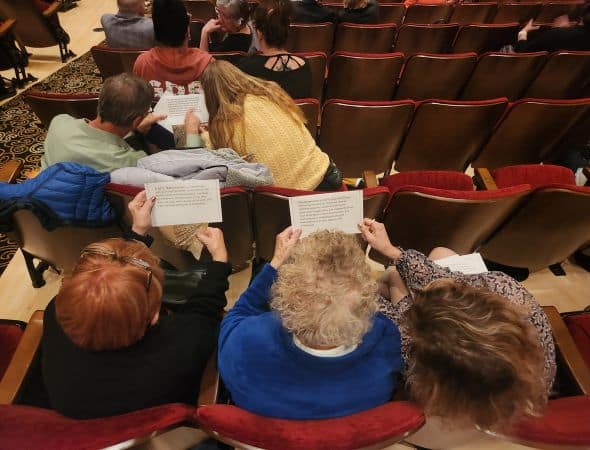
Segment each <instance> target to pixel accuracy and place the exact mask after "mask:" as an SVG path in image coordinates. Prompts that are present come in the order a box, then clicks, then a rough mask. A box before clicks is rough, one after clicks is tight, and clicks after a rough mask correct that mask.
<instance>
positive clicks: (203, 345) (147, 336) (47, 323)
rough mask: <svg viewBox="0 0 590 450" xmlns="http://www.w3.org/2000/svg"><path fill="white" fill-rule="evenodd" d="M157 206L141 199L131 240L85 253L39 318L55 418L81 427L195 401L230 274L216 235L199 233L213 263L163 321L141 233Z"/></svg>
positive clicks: (156, 272) (133, 206)
mask: <svg viewBox="0 0 590 450" xmlns="http://www.w3.org/2000/svg"><path fill="white" fill-rule="evenodd" d="M154 202H155V199H147V198H146V194H145V191H143V192H141V193H140V194H138V195H137V196H136V197H135V199H133V201H131V202H130V203H129V210H130V211H131V215H132V217H133V227H132V230H131V232H129V233H127V235H126V236H125V239H120V238H116V239H106V240H104V241H101V242H97V243H94V244H90V245H89V246H88V247H86V248H85V249H84V250H83V251H82V254H81V256H80V261H79V262H78V264H77V265H76V266H75V267H74V269H73V271H72V274H71V275H70V276H67V277H65V278H64V280H63V283H62V287H61V289H60V291H59V293H58V294H57V296H56V297H55V298H54V299H53V300H52V301H51V302H50V303H49V305H48V306H47V309H46V310H45V316H44V327H43V328H44V329H43V339H42V349H43V350H42V355H43V356H42V372H43V380H44V383H45V387H46V389H47V393H48V395H49V401H50V404H51V407H52V408H53V409H55V410H57V411H59V412H60V413H61V414H64V415H66V416H69V417H74V418H79V419H87V418H93V417H104V416H111V415H115V414H122V413H125V412H129V411H133V410H137V409H142V408H147V407H150V406H156V405H160V404H164V403H172V402H183V403H189V404H195V402H196V400H197V396H198V393H199V384H200V378H201V374H202V372H203V370H204V368H205V365H206V363H207V361H208V359H209V357H210V356H211V354H212V353H213V350H214V349H215V347H216V344H217V334H218V329H219V323H220V320H221V317H222V313H223V308H224V307H225V305H226V298H225V291H226V290H227V288H228V281H227V277H228V275H229V273H230V271H231V266H230V265H229V264H228V262H227V250H226V248H225V243H224V240H223V233H222V232H221V230H219V229H216V228H207V229H205V230H204V231H202V232H201V233H199V234H198V238H199V240H200V241H201V242H202V243H203V244H204V245H205V246H206V247H207V249H208V250H209V252H210V253H211V256H212V261H211V262H210V263H208V265H207V273H206V275H205V276H204V277H203V279H202V280H201V282H200V283H199V285H198V286H197V287H196V288H195V292H194V294H193V295H192V296H191V297H190V298H188V299H187V302H186V304H184V305H183V306H182V307H181V308H180V309H179V310H177V311H176V312H175V313H174V314H171V315H165V316H160V306H161V299H162V286H163V282H164V273H163V271H162V269H161V268H160V265H159V259H158V257H156V256H155V255H154V254H153V253H152V252H151V251H150V250H149V248H148V245H149V244H151V241H152V239H151V238H150V237H149V236H148V235H146V233H147V231H148V230H149V228H150V227H151V218H150V213H151V209H152V207H153V205H154ZM146 244H147V245H146Z"/></svg>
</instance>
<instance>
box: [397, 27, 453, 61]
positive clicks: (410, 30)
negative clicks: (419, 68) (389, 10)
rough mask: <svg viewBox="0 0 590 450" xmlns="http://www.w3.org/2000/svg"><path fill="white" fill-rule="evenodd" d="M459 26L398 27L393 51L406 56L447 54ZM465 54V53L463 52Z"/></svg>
mask: <svg viewBox="0 0 590 450" xmlns="http://www.w3.org/2000/svg"><path fill="white" fill-rule="evenodd" d="M458 30H459V25H457V24H452V23H449V24H441V25H412V24H404V25H402V26H401V27H400V29H399V33H398V35H397V39H396V41H395V45H394V50H395V51H396V52H402V53H404V54H405V55H406V56H409V55H411V54H413V53H447V52H448V51H449V49H450V48H451V45H452V43H453V40H454V39H455V36H456V35H457V31H458ZM463 53H465V52H463Z"/></svg>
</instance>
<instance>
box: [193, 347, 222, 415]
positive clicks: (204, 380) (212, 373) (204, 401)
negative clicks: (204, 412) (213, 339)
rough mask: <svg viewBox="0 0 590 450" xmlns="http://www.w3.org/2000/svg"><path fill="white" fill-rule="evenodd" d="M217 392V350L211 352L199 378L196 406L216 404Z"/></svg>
mask: <svg viewBox="0 0 590 450" xmlns="http://www.w3.org/2000/svg"><path fill="white" fill-rule="evenodd" d="M218 391H219V373H218V372H217V349H215V350H214V351H213V353H212V354H211V357H210V358H209V361H207V366H206V367H205V370H204V371H203V375H202V376H201V386H200V389H199V398H198V400H197V406H203V405H214V404H215V403H217V394H218Z"/></svg>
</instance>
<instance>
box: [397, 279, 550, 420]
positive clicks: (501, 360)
mask: <svg viewBox="0 0 590 450" xmlns="http://www.w3.org/2000/svg"><path fill="white" fill-rule="evenodd" d="M407 323H408V332H409V334H410V336H411V338H412V347H411V355H412V356H411V357H410V361H409V367H408V387H409V390H410V394H411V395H412V397H413V398H414V399H415V400H416V401H417V402H418V403H419V404H421V405H422V406H423V407H424V409H425V411H426V413H427V414H430V415H436V416H441V417H443V418H445V419H449V420H451V419H452V420H453V421H455V422H462V421H463V422H471V423H474V424H475V425H478V426H480V427H483V428H493V427H497V426H501V425H503V424H505V423H508V422H510V421H511V420H513V419H515V418H519V417H522V416H524V415H537V414H540V413H541V411H542V410H543V407H544V406H545V404H546V402H547V387H546V383H545V378H544V371H543V368H544V353H543V349H542V347H541V344H540V342H539V339H538V335H537V332H536V330H535V328H534V327H533V325H532V324H531V323H530V322H529V321H528V320H527V319H526V317H525V313H524V312H523V311H519V310H518V309H517V307H515V306H513V305H512V304H511V303H509V301H508V300H506V299H505V298H503V297H501V296H499V295H497V294H494V293H492V292H490V291H488V290H486V289H478V288H474V287H472V286H469V285H465V284H460V283H457V282H455V281H453V280H448V279H443V280H437V281H434V282H432V283H431V284H430V285H428V286H427V287H426V288H425V289H424V290H423V291H422V292H420V293H418V294H417V296H416V299H415V304H414V306H413V307H412V308H411V309H410V310H409V311H408V314H407Z"/></svg>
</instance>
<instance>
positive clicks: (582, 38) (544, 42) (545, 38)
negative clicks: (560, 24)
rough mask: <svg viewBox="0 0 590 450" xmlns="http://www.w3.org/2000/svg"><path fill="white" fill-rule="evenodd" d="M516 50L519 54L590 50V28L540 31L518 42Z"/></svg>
mask: <svg viewBox="0 0 590 450" xmlns="http://www.w3.org/2000/svg"><path fill="white" fill-rule="evenodd" d="M531 34H532V33H531ZM514 49H515V50H516V51H517V52H540V51H548V52H555V51H558V50H590V28H588V27H583V26H575V27H570V28H550V29H548V30H539V31H537V32H535V33H534V34H533V35H532V36H529V38H528V39H527V40H525V41H518V42H517V43H516V45H515V46H514Z"/></svg>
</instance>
